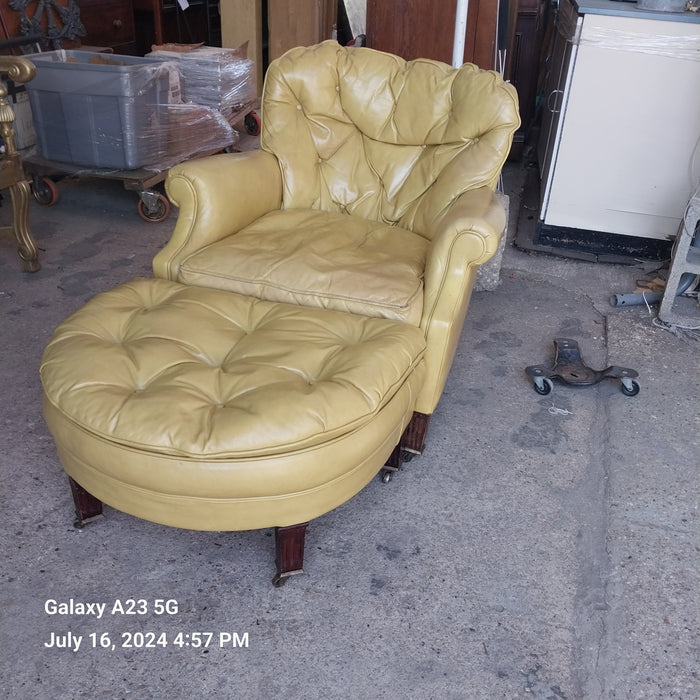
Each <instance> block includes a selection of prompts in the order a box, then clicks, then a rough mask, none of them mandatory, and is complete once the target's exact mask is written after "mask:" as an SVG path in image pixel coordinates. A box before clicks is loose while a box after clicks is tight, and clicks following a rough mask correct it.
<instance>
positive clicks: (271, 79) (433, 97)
mask: <svg viewBox="0 0 700 700" xmlns="http://www.w3.org/2000/svg"><path fill="white" fill-rule="evenodd" d="M262 103H263V113H262V124H263V129H262V135H261V146H262V149H263V150H265V151H268V152H269V153H272V154H273V155H274V156H276V158H277V159H278V161H279V163H280V168H281V172H282V188H283V189H282V207H283V208H284V209H320V210H322V211H329V212H338V213H348V214H352V215H354V216H358V217H362V218H364V219H371V220H374V221H380V222H384V223H386V224H389V225H398V226H400V227H402V228H407V229H409V230H412V231H415V232H416V233H420V234H421V235H423V236H425V237H430V236H431V232H432V228H431V226H430V224H431V222H434V221H435V220H436V219H437V218H439V216H440V214H441V213H442V212H443V211H444V210H445V209H446V208H447V207H448V206H449V205H450V204H451V203H452V202H453V201H454V200H455V199H456V198H457V197H458V196H459V195H460V194H462V193H463V192H466V191H467V190H471V189H474V188H477V187H481V186H486V187H488V188H490V189H491V190H493V189H495V186H496V182H497V179H498V176H499V173H500V171H501V168H502V166H503V163H504V161H505V158H506V156H507V154H508V149H509V146H510V142H511V138H512V134H513V131H514V125H515V126H516V127H517V123H518V103H517V96H516V93H515V89H514V88H513V87H512V86H511V85H509V84H507V83H504V82H503V81H502V80H501V79H500V76H498V75H497V74H496V73H493V72H488V71H481V70H479V69H478V68H477V67H476V66H473V65H470V64H465V65H464V66H463V67H462V68H461V69H459V70H456V69H454V68H452V67H450V66H448V65H446V64H442V63H438V62H436V61H428V60H417V61H411V62H406V61H404V60H403V59H401V58H398V57H396V56H393V55H390V54H385V53H380V52H377V51H373V50H370V49H364V48H355V49H352V50H348V49H345V48H343V47H341V46H340V45H339V44H338V43H337V42H333V41H326V42H323V43H321V44H318V45H316V46H312V47H308V48H306V47H299V48H297V49H293V50H292V51H289V52H288V53H287V54H285V55H284V56H283V57H282V58H281V59H279V60H277V61H275V62H274V63H273V64H272V65H271V66H270V68H269V70H268V72H267V75H266V78H265V87H264V92H263V100H262Z"/></svg>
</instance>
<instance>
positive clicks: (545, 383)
mask: <svg viewBox="0 0 700 700" xmlns="http://www.w3.org/2000/svg"><path fill="white" fill-rule="evenodd" d="M553 388H554V382H552V380H551V379H550V378H549V377H536V378H535V391H536V392H537V393H538V394H539V395H540V396H547V394H551V393H552V389H553Z"/></svg>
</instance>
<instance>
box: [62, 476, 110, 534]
mask: <svg viewBox="0 0 700 700" xmlns="http://www.w3.org/2000/svg"><path fill="white" fill-rule="evenodd" d="M68 481H70V488H71V491H72V492H73V502H74V503H75V514H76V515H77V516H78V519H77V520H76V521H75V523H74V525H75V527H77V528H81V527H85V525H87V524H88V523H91V522H92V521H93V520H98V519H99V518H101V517H102V501H100V500H98V499H97V498H95V497H94V496H93V495H92V494H91V493H88V492H87V491H86V490H85V489H84V488H83V487H82V486H81V485H80V484H79V483H78V482H77V481H75V480H74V479H71V477H68Z"/></svg>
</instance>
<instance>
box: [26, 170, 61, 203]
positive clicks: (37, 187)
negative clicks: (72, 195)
mask: <svg viewBox="0 0 700 700" xmlns="http://www.w3.org/2000/svg"><path fill="white" fill-rule="evenodd" d="M32 194H33V195H34V199H35V200H36V201H37V202H38V203H39V204H41V205H42V206H44V207H52V206H53V205H54V204H56V202H58V190H57V189H56V185H55V184H54V182H53V180H52V179H51V178H48V177H42V178H38V177H35V178H34V179H33V181H32Z"/></svg>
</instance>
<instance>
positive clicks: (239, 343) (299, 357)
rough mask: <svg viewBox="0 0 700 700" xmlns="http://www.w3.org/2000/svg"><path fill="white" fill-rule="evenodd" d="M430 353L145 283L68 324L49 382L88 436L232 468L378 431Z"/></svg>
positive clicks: (251, 304) (104, 299) (353, 322)
mask: <svg viewBox="0 0 700 700" xmlns="http://www.w3.org/2000/svg"><path fill="white" fill-rule="evenodd" d="M424 349H425V341H424V339H423V335H422V333H421V332H420V330H419V329H417V328H414V327H412V326H409V325H407V324H404V323H398V322H392V321H387V320H384V319H375V318H365V317H361V316H353V315H349V314H344V313H337V312H332V311H324V310H319V309H309V308H306V307H303V306H293V305H288V304H276V303H270V302H264V301H260V300H257V299H253V298H250V297H243V296H239V295H237V294H231V293H227V292H222V291H220V290H212V289H204V288H201V287H187V286H184V285H180V284H177V283H174V282H169V281H166V280H158V279H148V280H146V279H141V280H134V281H132V282H130V283H127V284H125V285H122V286H121V287H118V288H116V289H113V290H110V291H109V292H105V293H104V294H101V295H98V296H97V297H95V298H94V299H92V300H91V301H90V302H88V304H86V305H85V306H84V307H83V308H82V309H80V310H79V311H77V312H76V313H75V314H74V315H73V316H71V317H70V318H69V319H67V320H66V321H64V322H63V323H62V324H61V325H60V326H59V327H58V329H57V330H56V333H55V334H54V337H53V339H52V340H51V342H50V343H49V345H48V346H47V348H46V350H45V352H44V356H43V361H42V365H41V377H42V382H43V385H44V392H45V396H46V399H47V401H48V402H49V403H50V404H52V405H53V406H54V407H55V408H56V409H58V410H59V411H60V413H62V414H63V415H64V416H66V417H67V418H68V419H69V420H70V421H71V422H72V423H73V424H75V425H77V426H79V427H80V428H81V429H82V430H83V431H85V432H87V433H91V434H94V435H97V436H99V437H101V438H103V439H105V440H108V441H109V442H112V443H117V444H120V445H122V446H124V447H128V448H130V449H133V450H143V451H147V452H153V453H160V454H166V455H173V456H186V457H192V458H203V457H208V458H213V457H215V458H218V459H221V458H228V459H230V458H239V457H254V456H256V455H257V456H261V455H270V454H275V453H281V452H285V451H290V450H302V449H308V448H310V447H313V446H314V445H318V444H321V443H325V442H328V441H331V440H332V439H333V438H334V437H337V436H339V435H344V434H346V433H350V432H352V431H353V430H356V429H357V428H358V427H359V426H362V425H364V424H366V423H368V422H371V421H372V420H373V419H374V418H375V417H376V415H377V414H378V413H379V412H380V411H381V410H382V408H383V407H384V406H385V405H386V404H387V403H388V402H389V401H390V400H391V399H392V397H393V396H394V394H395V393H396V392H397V391H399V389H400V388H401V387H402V386H403V385H404V384H405V383H407V381H408V378H409V377H411V376H412V375H414V370H416V369H417V368H418V367H419V366H420V365H421V360H422V356H423V352H424ZM419 376H420V377H422V372H415V377H419Z"/></svg>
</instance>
